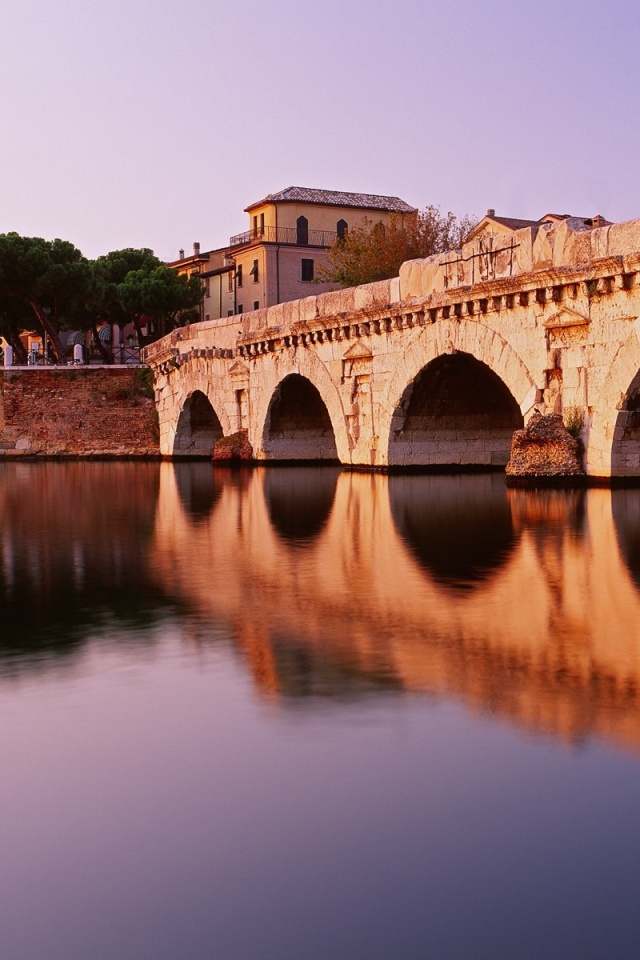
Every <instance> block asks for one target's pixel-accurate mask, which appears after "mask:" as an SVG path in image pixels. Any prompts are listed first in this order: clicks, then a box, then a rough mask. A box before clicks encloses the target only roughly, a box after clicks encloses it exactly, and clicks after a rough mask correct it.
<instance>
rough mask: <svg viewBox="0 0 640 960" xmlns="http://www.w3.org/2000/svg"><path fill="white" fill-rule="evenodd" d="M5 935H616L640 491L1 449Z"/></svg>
mask: <svg viewBox="0 0 640 960" xmlns="http://www.w3.org/2000/svg"><path fill="white" fill-rule="evenodd" d="M0 532H1V540H2V543H1V547H2V550H1V555H0V602H1V604H2V621H1V623H2V627H1V631H2V632H1V640H0V729H1V730H2V734H1V736H0V772H1V781H0V878H1V883H2V895H1V896H0V956H1V957H2V960H147V958H148V960H165V958H166V960H176V958H185V960H205V958H207V960H210V958H215V960H254V958H255V960H281V958H282V960H284V958H296V960H297V958H300V960H316V958H317V960H343V958H344V960H351V958H354V960H360V958H362V960H378V958H379V960H389V958H394V960H406V958H424V957H429V958H434V960H435V958H437V960H442V958H452V960H466V958H469V960H471V958H473V960H483V958H487V960H489V958H491V960H496V958H505V960H513V958H517V960H520V958H531V960H539V958H542V957H544V958H546V960H548V958H563V960H566V958H570V957H571V958H573V957H576V958H577V957H580V958H581V960H585V958H598V960H601V958H603V957H612V958H613V957H615V958H616V960H618V958H627V957H629V958H631V957H636V956H637V955H638V951H639V950H640V918H639V913H638V909H637V895H638V894H637V891H638V889H639V888H640V843H639V841H638V834H637V817H638V810H639V809H640V490H633V489H630V490H622V489H620V490H608V489H594V490H588V491H587V490H580V491H539V492H533V491H529V492H528V491H521V490H507V489H506V488H505V485H504V479H503V477H502V476H500V475H499V474H483V475H461V476H460V475H451V476H448V475H411V476H390V477H385V476H380V475H368V474H357V473H355V474H354V473H348V472H340V471H339V470H337V469H334V468H332V467H322V468H305V467H298V468H279V467H272V468H269V469H258V468H256V469H253V470H251V469H246V470H245V469H243V470H237V471H230V470H224V469H222V470H221V469H216V470H214V469H213V468H212V467H211V466H210V465H208V464H202V463H193V464H189V463H183V464H180V465H176V466H174V465H172V464H168V463H165V464H151V463H149V464H143V463H66V464H60V463H4V464H1V465H0Z"/></svg>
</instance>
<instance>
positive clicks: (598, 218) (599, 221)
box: [591, 213, 606, 230]
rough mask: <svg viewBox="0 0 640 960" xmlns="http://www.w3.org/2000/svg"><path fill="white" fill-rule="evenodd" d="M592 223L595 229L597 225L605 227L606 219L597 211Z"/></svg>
mask: <svg viewBox="0 0 640 960" xmlns="http://www.w3.org/2000/svg"><path fill="white" fill-rule="evenodd" d="M591 223H592V224H593V229H594V230H595V229H596V228H597V227H604V225H605V223H606V220H605V219H604V217H603V216H602V214H601V213H596V215H595V217H592V219H591Z"/></svg>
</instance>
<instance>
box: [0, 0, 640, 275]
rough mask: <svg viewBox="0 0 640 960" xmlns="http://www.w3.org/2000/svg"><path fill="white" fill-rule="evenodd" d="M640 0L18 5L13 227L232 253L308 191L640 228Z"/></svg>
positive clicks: (0, 55)
mask: <svg viewBox="0 0 640 960" xmlns="http://www.w3.org/2000/svg"><path fill="white" fill-rule="evenodd" d="M639 42H640V3H638V0H608V2H607V3H605V2H603V0H539V2H537V3H534V2H528V0H438V2H437V3H436V2H433V0H421V2H420V0H378V3H375V4H374V3H372V2H365V0H322V2H319V0H314V2H309V0H272V2H270V3H269V2H266V0H261V2H256V0H244V2H239V0H235V2H232V0H225V2H221V0H208V2H206V0H205V2H202V0H199V2H195V0H182V2H180V3H168V2H167V0H19V2H13V3H12V2H10V0H5V3H4V4H2V9H1V12H0V135H1V137H2V149H1V150H0V232H4V231H8V230H17V231H18V232H19V233H23V234H28V235H34V236H44V237H47V238H53V237H56V236H60V237H63V238H64V239H67V240H71V241H73V242H74V243H75V244H76V245H77V246H79V247H80V249H81V250H82V251H83V252H84V253H85V254H86V255H87V256H90V257H94V256H97V255H98V254H100V253H106V252H107V251H109V250H112V249H117V248H119V247H126V246H149V247H152V248H153V249H154V250H155V252H156V253H157V254H158V255H159V256H160V257H162V258H163V259H174V258H175V257H177V253H178V248H179V247H184V248H186V249H187V250H188V249H189V248H190V247H191V244H192V243H193V241H194V240H197V241H199V242H200V243H201V244H202V246H203V249H208V248H211V247H217V246H223V245H224V244H225V243H226V242H227V241H228V238H229V236H230V235H231V234H232V233H238V232H240V231H242V230H245V229H247V226H248V218H247V214H245V213H244V212H243V210H244V208H245V207H246V206H247V205H248V204H249V203H251V202H254V201H256V200H259V199H261V198H262V197H263V196H265V195H266V194H267V193H271V192H274V191H277V190H280V189H282V188H284V187H286V186H290V185H292V184H295V185H300V186H310V187H324V188H331V189H337V190H352V191H363V192H367V193H381V194H392V195H397V196H400V197H402V198H403V199H404V200H407V201H409V202H410V203H412V204H414V205H416V206H419V207H424V206H425V205H426V204H428V203H433V204H436V205H438V206H440V207H441V208H443V209H445V210H448V209H451V210H453V211H454V212H455V213H458V214H463V213H468V214H471V215H482V214H483V213H484V212H485V211H486V209H487V207H495V209H496V211H497V212H498V213H499V214H502V215H504V216H521V217H539V216H542V215H543V214H544V213H547V212H550V211H553V212H557V213H566V212H571V213H574V214H577V215H581V216H590V215H593V214H595V213H602V214H604V215H605V216H607V217H608V218H609V219H613V220H628V219H632V218H636V217H640V179H639V176H638V157H639V155H640V123H639V121H638V115H637V114H638V92H639V90H640V55H639Z"/></svg>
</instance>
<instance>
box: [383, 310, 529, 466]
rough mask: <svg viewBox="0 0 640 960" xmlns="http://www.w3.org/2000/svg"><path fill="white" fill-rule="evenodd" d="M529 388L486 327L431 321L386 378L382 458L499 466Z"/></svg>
mask: <svg viewBox="0 0 640 960" xmlns="http://www.w3.org/2000/svg"><path fill="white" fill-rule="evenodd" d="M535 395H536V390H535V385H534V382H533V379H532V377H531V375H530V374H529V372H528V370H527V368H526V367H525V365H524V363H523V362H522V360H521V359H520V358H519V356H518V355H517V353H516V352H515V351H514V350H513V348H512V347H511V346H510V345H509V344H508V343H507V342H506V341H505V340H503V339H502V338H501V337H500V336H498V335H497V334H496V333H494V332H493V331H492V330H490V329H487V328H486V327H484V326H481V325H480V324H478V323H474V322H467V323H465V324H459V325H454V324H444V325H443V324H434V325H433V327H429V328H427V329H426V330H425V331H424V332H423V333H422V335H421V336H420V337H419V338H418V339H416V340H415V341H414V342H413V344H412V345H411V347H410V348H409V349H408V350H407V352H406V354H405V357H404V362H403V363H402V364H401V365H399V367H398V369H397V370H396V373H395V374H394V376H393V378H392V380H391V383H390V388H389V392H388V398H387V401H388V405H387V407H386V410H385V421H386V423H385V429H384V431H383V430H381V440H382V442H383V444H384V445H385V447H386V450H387V457H388V464H389V466H428V465H438V464H440V465H453V464H467V465H487V466H489V465H494V466H503V465H504V464H505V463H506V462H507V460H508V456H509V449H510V442H511V436H512V434H513V431H514V430H517V429H518V428H520V427H522V425H523V422H524V416H525V415H526V414H527V413H529V411H530V410H531V408H532V407H533V404H534V401H535Z"/></svg>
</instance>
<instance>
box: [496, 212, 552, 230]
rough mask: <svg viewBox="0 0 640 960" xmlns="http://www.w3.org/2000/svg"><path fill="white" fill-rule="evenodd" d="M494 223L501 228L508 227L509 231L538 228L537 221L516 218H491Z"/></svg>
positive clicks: (538, 223)
mask: <svg viewBox="0 0 640 960" xmlns="http://www.w3.org/2000/svg"><path fill="white" fill-rule="evenodd" d="M491 219H492V220H495V221H496V223H501V224H502V226H503V227H509V229H510V230H522V229H523V228H524V227H539V226H540V221H539V220H519V219H517V218H516V217H496V216H495V215H494V216H492V217H491Z"/></svg>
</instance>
